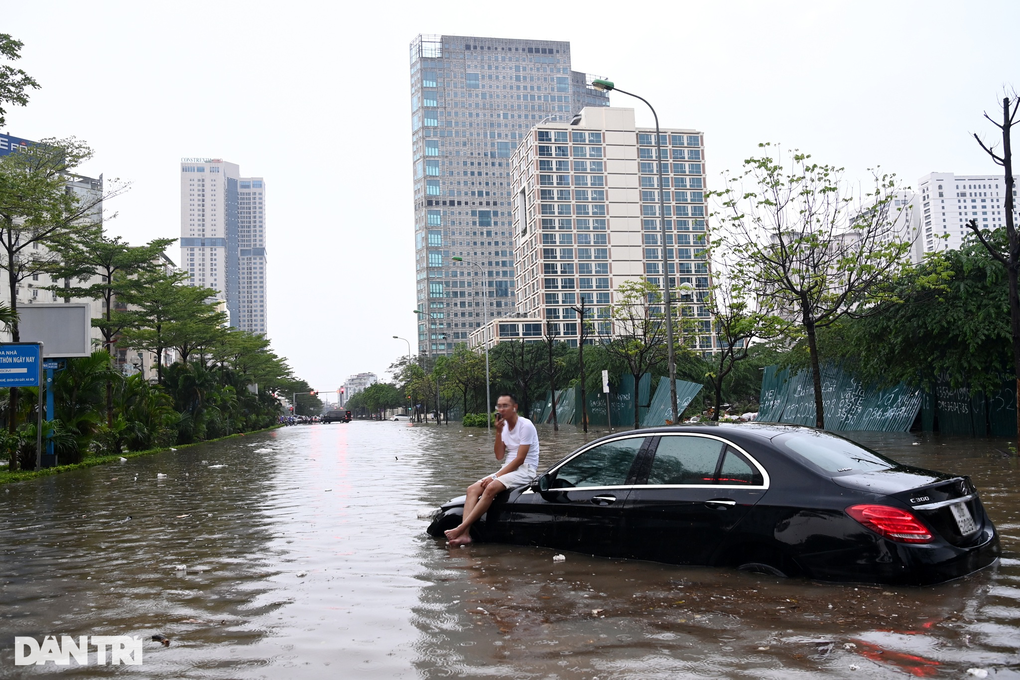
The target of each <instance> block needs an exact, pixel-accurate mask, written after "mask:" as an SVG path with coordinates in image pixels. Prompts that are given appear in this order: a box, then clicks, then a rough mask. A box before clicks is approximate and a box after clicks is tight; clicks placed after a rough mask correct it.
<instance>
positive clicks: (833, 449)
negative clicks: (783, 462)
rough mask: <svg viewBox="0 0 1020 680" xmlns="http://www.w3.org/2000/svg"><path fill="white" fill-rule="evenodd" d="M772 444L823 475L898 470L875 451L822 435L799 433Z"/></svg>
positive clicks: (893, 463) (781, 438)
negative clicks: (795, 456) (785, 450)
mask: <svg viewBox="0 0 1020 680" xmlns="http://www.w3.org/2000/svg"><path fill="white" fill-rule="evenodd" d="M775 441H776V443H777V444H779V445H780V446H781V447H784V448H786V449H788V450H789V451H792V452H793V453H794V454H795V455H797V456H798V457H800V458H802V459H803V460H806V461H807V462H809V463H811V464H812V465H814V466H815V467H818V468H820V469H822V470H824V471H826V472H873V471H876V470H888V469H890V468H894V467H897V463H896V462H894V461H892V460H890V459H888V458H886V457H884V456H881V455H879V454H877V453H875V452H874V451H869V450H868V449H866V448H864V447H862V446H859V445H857V444H854V443H853V442H852V441H849V440H846V439H841V438H839V437H834V436H832V435H829V434H825V433H824V432H798V433H796V434H791V435H786V436H784V437H779V438H777V439H776V440H775Z"/></svg>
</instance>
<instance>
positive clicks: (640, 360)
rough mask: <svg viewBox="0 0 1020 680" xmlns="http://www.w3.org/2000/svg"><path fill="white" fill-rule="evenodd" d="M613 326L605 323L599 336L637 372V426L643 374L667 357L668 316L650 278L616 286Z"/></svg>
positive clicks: (635, 424)
mask: <svg viewBox="0 0 1020 680" xmlns="http://www.w3.org/2000/svg"><path fill="white" fill-rule="evenodd" d="M612 315H613V323H612V327H611V328H610V327H609V326H603V327H602V330H601V332H600V340H601V341H602V346H603V347H604V348H605V349H606V351H607V352H608V353H609V354H611V355H613V356H615V357H617V358H618V359H620V360H621V361H623V362H624V363H625V364H626V366H627V371H628V372H629V373H630V374H631V375H632V376H634V429H635V430H636V429H638V427H639V421H640V415H639V411H640V409H639V404H638V386H639V383H640V381H641V376H642V375H643V374H644V373H647V372H648V371H649V370H651V369H652V367H654V366H658V365H659V364H662V363H663V362H665V361H666V358H667V351H666V344H667V343H666V316H665V313H664V311H663V300H662V292H661V291H660V290H659V287H658V286H656V285H655V284H652V283H649V282H648V280H647V279H644V278H641V279H632V280H629V281H624V282H623V283H621V284H620V285H619V286H618V287H617V289H616V303H615V304H614V305H613V307H612Z"/></svg>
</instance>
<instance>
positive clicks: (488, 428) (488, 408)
mask: <svg viewBox="0 0 1020 680" xmlns="http://www.w3.org/2000/svg"><path fill="white" fill-rule="evenodd" d="M450 259H451V260H453V261H454V262H463V261H464V258H463V257H451V258H450ZM468 264H472V265H474V266H476V267H478V271H479V272H481V274H482V278H487V277H486V276H485V270H484V269H482V265H480V264H478V263H477V262H468ZM485 293H486V288H485V286H482V295H483V296H484V295H485ZM482 318H483V319H484V321H483V322H482V328H483V329H485V330H483V331H482V347H483V348H484V349H485V435H486V436H487V437H491V436H492V423H491V422H490V421H491V420H492V404H491V402H490V399H491V397H490V396H489V343H488V342H487V341H486V339H485V333H486V332H487V330H488V327H489V300H488V299H486V298H483V300H482Z"/></svg>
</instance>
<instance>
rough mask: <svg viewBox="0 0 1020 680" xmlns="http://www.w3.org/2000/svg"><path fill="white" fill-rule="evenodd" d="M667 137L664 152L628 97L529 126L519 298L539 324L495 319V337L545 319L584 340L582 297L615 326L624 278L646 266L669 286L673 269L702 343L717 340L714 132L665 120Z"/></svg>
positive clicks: (606, 327) (518, 246) (517, 223)
mask: <svg viewBox="0 0 1020 680" xmlns="http://www.w3.org/2000/svg"><path fill="white" fill-rule="evenodd" d="M659 142H661V148H662V158H661V160H657V157H658V155H659V145H658V144H657V140H656V138H655V129H654V128H652V129H648V128H638V127H636V126H635V123H634V110H633V109H628V108H586V109H584V110H582V111H581V112H580V114H579V115H578V116H576V117H575V118H574V119H573V120H572V121H571V122H570V123H554V122H548V123H542V124H539V125H536V126H535V127H534V128H532V129H531V130H530V131H528V133H527V134H526V136H525V137H524V139H523V140H522V142H521V144H520V146H518V147H517V150H516V152H515V153H514V155H513V157H512V159H511V164H512V168H511V172H512V187H513V191H514V204H513V218H512V220H513V243H514V244H515V249H514V258H515V260H516V261H517V262H518V267H517V272H516V273H517V278H516V283H517V285H516V289H517V299H518V308H519V311H520V312H522V313H523V314H524V315H525V316H526V317H528V319H529V320H530V324H529V322H528V321H522V322H520V323H522V324H525V325H530V328H522V329H518V328H515V327H514V326H515V325H516V324H514V323H513V322H512V321H511V320H507V321H505V322H494V323H493V324H490V326H492V327H494V328H495V329H498V330H496V331H495V332H486V333H485V334H483V335H484V337H485V338H488V339H489V344H491V343H492V342H498V341H499V340H501V339H506V338H507V337H510V338H514V337H515V336H514V335H509V336H508V335H506V333H504V331H507V332H509V333H511V334H512V333H514V332H517V333H520V335H517V336H516V337H517V338H521V339H524V338H527V337H532V338H535V336H541V335H542V323H543V322H545V323H548V324H550V328H549V330H551V331H552V335H554V336H555V337H557V338H559V339H561V340H563V341H565V342H567V343H569V344H570V345H573V346H576V345H577V343H578V331H579V326H578V314H577V311H576V308H577V307H578V305H579V304H580V303H581V300H582V299H583V300H584V302H585V307H586V314H587V313H588V312H587V309H590V310H591V320H592V321H593V325H594V331H595V333H596V334H597V335H598V336H602V337H612V336H614V335H615V334H616V333H617V332H618V329H614V327H613V321H612V318H611V305H613V304H614V303H615V302H616V301H615V300H614V295H615V291H616V289H617V288H618V287H619V285H620V284H621V283H623V282H624V281H627V280H633V279H637V278H640V277H644V278H646V279H647V280H648V281H649V282H650V283H652V284H654V285H656V286H659V287H662V286H663V285H664V277H665V276H669V280H670V286H671V288H672V291H673V296H674V299H676V300H677V301H678V304H680V305H681V306H682V307H684V308H685V310H684V315H685V316H687V317H688V318H691V319H692V320H693V321H694V324H695V329H696V335H697V341H696V346H697V349H698V350H699V351H701V352H702V353H708V352H711V351H713V347H714V345H715V341H714V337H713V331H712V321H711V315H710V311H709V307H708V306H707V305H706V300H707V297H708V295H709V294H710V292H709V291H710V288H711V281H710V276H711V274H710V269H709V261H708V257H707V255H706V247H707V237H706V224H705V148H704V136H703V135H702V133H701V132H699V131H697V130H692V129H660V140H659ZM660 162H661V164H662V167H661V175H662V183H661V185H660V168H659V163H660ZM660 206H661V209H662V213H661V216H662V217H664V218H665V226H666V235H665V243H663V237H662V224H661V222H660ZM662 248H665V249H666V259H667V260H668V266H667V268H668V272H667V271H663V266H664V265H663V252H662ZM503 326H505V328H503ZM525 331H528V332H525ZM473 340H475V341H476V342H475V343H474V344H477V343H478V342H482V341H483V340H482V339H481V338H478V337H476V338H473Z"/></svg>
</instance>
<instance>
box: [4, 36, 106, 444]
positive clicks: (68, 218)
mask: <svg viewBox="0 0 1020 680" xmlns="http://www.w3.org/2000/svg"><path fill="white" fill-rule="evenodd" d="M0 42H2V41H0ZM91 157H92V150H91V149H90V148H89V147H88V146H87V145H85V144H83V143H82V142H80V141H78V140H76V139H73V138H71V139H65V140H55V139H47V140H43V141H42V142H40V143H39V144H36V145H33V146H32V147H31V149H30V150H28V151H25V152H19V153H12V154H8V155H7V156H4V157H2V158H0V269H2V270H3V271H4V272H5V273H6V286H7V292H8V296H9V299H10V300H11V307H10V311H11V315H12V317H13V320H12V322H11V324H10V331H11V338H12V340H13V341H14V342H18V341H20V340H21V332H20V328H19V326H18V321H17V312H18V286H19V284H20V283H21V282H22V281H24V280H25V279H27V278H30V277H31V276H32V275H34V274H39V273H46V272H48V271H49V270H50V269H52V267H53V266H54V265H55V263H57V262H59V261H60V259H61V248H62V247H64V246H66V245H67V244H69V243H78V242H83V241H89V240H93V239H95V238H97V237H98V235H99V233H100V231H101V227H100V223H101V220H102V207H103V201H104V200H108V199H110V198H112V197H113V196H116V195H117V194H118V193H120V192H121V191H123V189H124V187H123V186H117V185H116V183H114V186H115V188H113V189H112V190H109V191H105V192H104V190H103V189H102V188H97V189H95V190H88V191H86V190H81V191H79V190H75V189H72V188H71V187H70V186H69V185H68V180H69V179H71V178H72V176H73V173H74V171H75V169H76V168H78V167H79V166H80V165H81V164H82V163H84V162H85V161H87V160H88V159H89V158H91ZM17 403H18V389H17V388H13V389H12V390H11V398H10V408H9V418H8V427H9V428H10V431H11V432H14V429H15V428H16V427H17V422H16V418H15V414H16V413H17Z"/></svg>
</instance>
